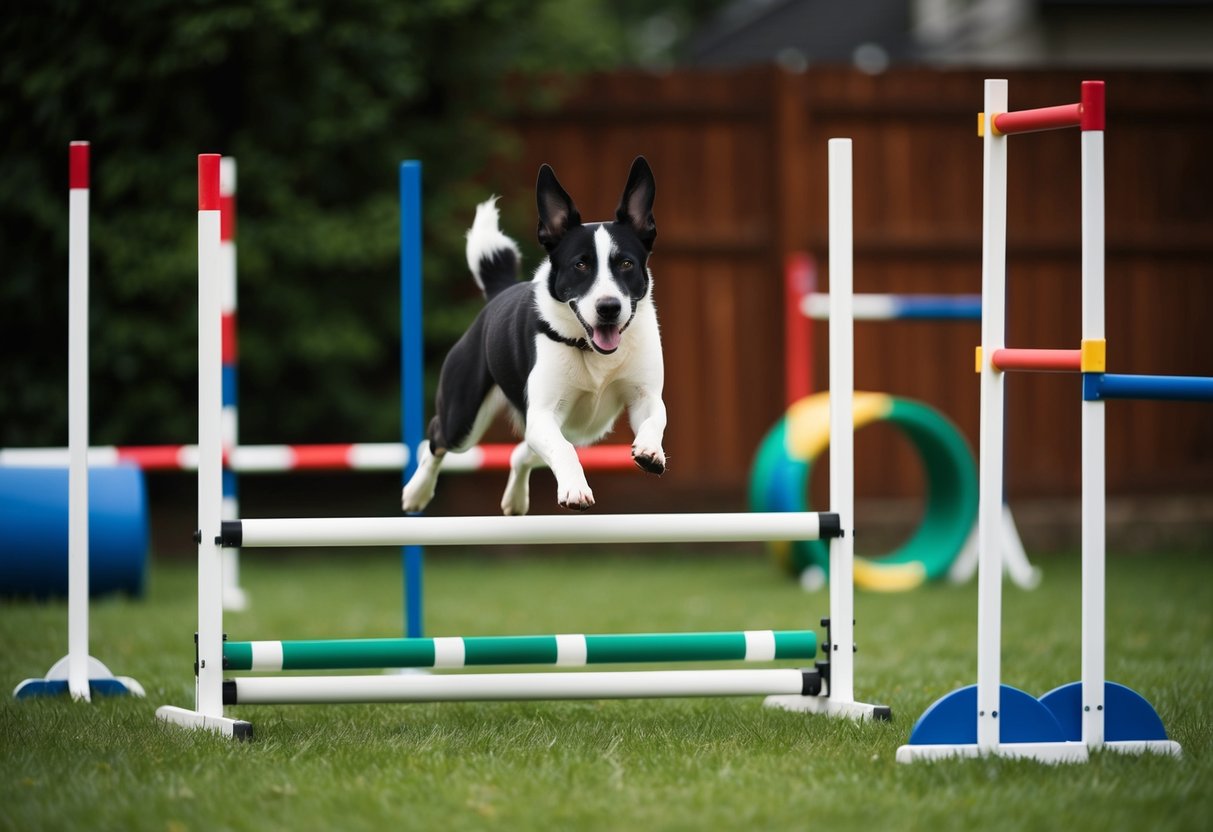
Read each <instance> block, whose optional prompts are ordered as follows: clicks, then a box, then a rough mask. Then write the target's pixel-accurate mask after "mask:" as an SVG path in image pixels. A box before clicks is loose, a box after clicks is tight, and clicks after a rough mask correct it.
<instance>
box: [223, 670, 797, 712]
mask: <svg viewBox="0 0 1213 832" xmlns="http://www.w3.org/2000/svg"><path fill="white" fill-rule="evenodd" d="M228 683H229V684H230V683H234V684H235V686H236V701H235V702H234V703H229V704H236V705H266V704H279V705H300V704H309V703H321V702H330V703H336V702H484V701H506V700H522V699H647V698H666V697H682V696H762V695H769V694H793V693H795V694H799V693H800V692H801V690H802V689H803V684H804V679H803V676H802V674H801V672H800V671H799V670H792V669H786V668H785V669H774V670H650V671H614V672H597V673H580V672H567V671H566V672H563V673H560V672H557V673H478V674H459V675H450V676H429V675H421V674H417V675H403V676H250V677H241V678H237V679H231V680H228Z"/></svg>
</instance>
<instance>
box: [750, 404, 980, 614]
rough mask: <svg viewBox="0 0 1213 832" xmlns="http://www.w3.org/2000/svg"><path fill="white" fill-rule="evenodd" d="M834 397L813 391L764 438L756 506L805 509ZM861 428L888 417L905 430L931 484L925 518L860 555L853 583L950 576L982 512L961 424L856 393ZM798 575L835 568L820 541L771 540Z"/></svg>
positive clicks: (918, 407) (885, 584) (903, 584)
mask: <svg viewBox="0 0 1213 832" xmlns="http://www.w3.org/2000/svg"><path fill="white" fill-rule="evenodd" d="M828 405H829V394H828V393H817V394H815V395H812V396H808V397H806V398H804V399H801V400H800V401H798V402H796V403H795V404H793V405H792V406H791V407H790V408H788V411H787V413H785V414H784V416H783V418H782V419H780V420H779V422H778V423H777V424H776V425H775V426H774V427H773V428H772V429H771V431H770V432H769V433H768V434H767V435H766V437H764V438H763V440H762V443H761V444H760V445H759V448H758V453H757V456H756V458H755V461H754V466H753V468H752V470H751V474H750V508H751V509H752V510H754V511H776V512H778V511H807V510H808V509H809V506H808V502H809V501H808V486H809V480H810V477H811V475H812V471H813V463H814V462H815V461H816V460H817V459H818V457H819V456H820V455H821V453H822V452H823V451H825V450H826V448H827V447H828V446H829V417H828ZM854 420H855V429H856V430H859V429H860V428H862V427H864V426H866V425H869V424H874V423H876V422H886V423H888V424H890V425H892V426H893V427H895V428H896V429H897V430H898V431H900V432H901V433H902V435H904V436H905V437H906V439H908V440H909V442H910V444H911V445H913V447H914V449H915V450H916V451H917V453H918V456H919V458H920V459H921V461H922V465H923V470H924V474H925V478H926V483H927V497H926V510H925V512H924V516H923V519H922V522H921V523H920V524H919V526H918V528H917V529H916V530H915V531H914V533H913V534H912V535H911V536H910V538H909V540H907V541H906V542H905V543H904V544H903V545H901V546H900V547H898V548H897V549H895V550H894V551H892V552H889V553H888V554H885V555H881V556H879V557H877V558H875V559H864V558H858V557H857V558H856V559H855V585H856V586H859V587H863V588H864V589H870V590H877V591H885V592H896V591H902V590H907V589H912V588H914V587H916V586H919V585H920V584H922V583H923V582H924V581H928V580H934V579H936V578H940V577H942V576H944V575H945V574H947V572H948V568H949V567H950V566H951V564H952V562H953V561H954V560H955V559H956V556H957V555H958V554H959V553H960V550H961V549H962V548H963V546H964V544H965V541H966V540H967V539H968V537H969V534H970V532H971V530H972V528H973V523H974V519H975V518H976V515H977V470H976V466H975V464H974V461H973V454H972V452H971V451H970V450H969V446H968V444H967V443H966V442H965V440H964V437H963V436H961V434H960V431H959V430H958V429H957V428H956V426H955V425H954V424H953V423H952V422H951V421H949V420H948V419H947V418H946V417H945V416H944V415H943V414H942V413H940V412H939V411H937V410H935V409H933V408H931V407H928V406H927V405H925V404H923V403H921V402H916V401H913V400H911V399H903V398H899V397H896V396H890V395H887V394H884V393H859V392H856V393H855V402H854ZM769 545H770V548H771V551H772V553H773V554H774V555H775V557H776V558H777V559H778V560H779V561H780V562H781V563H782V564H783V565H784V566H785V568H787V569H788V570H789V571H790V572H791V573H793V574H795V575H801V576H803V573H805V572H806V570H810V569H813V570H820V571H821V573H822V574H827V571H828V569H829V547H828V545H826V544H825V543H823V542H821V541H794V542H778V543H772V544H769Z"/></svg>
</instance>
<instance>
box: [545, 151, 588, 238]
mask: <svg viewBox="0 0 1213 832" xmlns="http://www.w3.org/2000/svg"><path fill="white" fill-rule="evenodd" d="M535 201H536V203H537V204H538V207H539V244H540V245H541V246H543V247H544V248H545V249H547V250H548V251H551V250H552V249H554V248H556V246H558V245H559V244H560V241H561V240H562V239H564V235H565V234H566V233H568V230H569V229H570V228H575V227H576V226H578V225H581V212H580V211H578V210H577V206H576V205H574V204H573V199H572V197H570V196H569V195H568V193H566V192H565V190H564V188H562V187H560V182H558V181H557V180H556V173H555V171H553V170H552V168H551V166H550V165H544V166H542V167H541V168H539V181H537V182H536V183H535Z"/></svg>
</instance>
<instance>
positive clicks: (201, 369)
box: [156, 153, 253, 738]
mask: <svg viewBox="0 0 1213 832" xmlns="http://www.w3.org/2000/svg"><path fill="white" fill-rule="evenodd" d="M219 205H220V201H219V154H217V153H204V154H201V155H200V156H199V157H198V634H197V640H198V644H197V653H198V668H197V677H196V686H195V689H194V710H192V711H191V710H188V709H186V708H179V707H176V706H173V705H162V706H160V707H159V708H157V709H156V717H157V718H158V719H162V720H164V721H165V722H168V723H171V724H174V725H180V726H182V727H185V728H202V729H206V730H209V731H215V732H218V733H221V734H224V735H226V736H230V737H238V738H247V737H251V736H252V734H253V727H252V725H250V724H249V723H247V722H244V721H242V720H237V719H231V718H228V717H225V716H224V715H223V550H222V549H221V548H220V545H219V532H220V528H221V524H220V513H221V512H222V505H223V430H222V427H221V422H222V408H223V395H222V393H223V383H222V377H221V376H222V334H221V333H222V329H223V324H222V312H221V300H220V298H221V289H222V287H221V281H222V279H223V266H222V263H221V260H222V248H221V245H220V228H221V217H220V210H219Z"/></svg>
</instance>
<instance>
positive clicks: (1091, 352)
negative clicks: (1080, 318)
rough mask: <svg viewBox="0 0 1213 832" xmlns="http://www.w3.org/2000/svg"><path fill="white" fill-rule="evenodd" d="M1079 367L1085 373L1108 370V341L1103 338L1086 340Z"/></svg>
mask: <svg viewBox="0 0 1213 832" xmlns="http://www.w3.org/2000/svg"><path fill="white" fill-rule="evenodd" d="M1078 367H1079V369H1080V370H1081V371H1082V372H1084V373H1103V372H1107V367H1108V342H1107V341H1106V340H1104V339H1103V338H1092V339H1090V340H1084V341H1083V342H1082V352H1081V360H1080V362H1079V365H1078Z"/></svg>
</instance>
